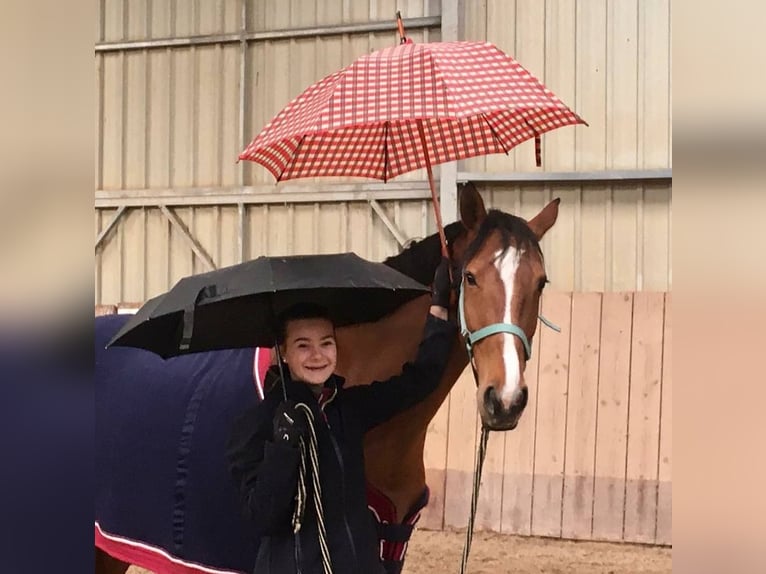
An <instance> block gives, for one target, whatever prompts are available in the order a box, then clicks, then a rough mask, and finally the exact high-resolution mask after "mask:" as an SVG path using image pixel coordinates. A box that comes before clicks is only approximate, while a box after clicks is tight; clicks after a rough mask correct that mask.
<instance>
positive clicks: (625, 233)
mask: <svg viewBox="0 0 766 574" xmlns="http://www.w3.org/2000/svg"><path fill="white" fill-rule="evenodd" d="M640 201H641V188H640V187H639V186H635V185H630V186H622V185H621V186H614V187H613V190H612V220H611V226H610V235H611V240H610V241H609V243H610V244H611V245H610V247H611V261H608V262H607V264H608V265H609V266H610V269H611V284H610V285H607V289H609V290H610V291H635V290H636V289H637V282H638V264H637V259H638V251H639V250H638V242H639V241H643V229H641V228H639V227H638V204H639V202H640Z"/></svg>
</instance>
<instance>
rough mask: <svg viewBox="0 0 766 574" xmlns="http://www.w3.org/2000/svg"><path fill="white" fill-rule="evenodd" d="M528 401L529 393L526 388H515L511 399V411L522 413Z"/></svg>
mask: <svg viewBox="0 0 766 574" xmlns="http://www.w3.org/2000/svg"><path fill="white" fill-rule="evenodd" d="M528 400H529V391H528V390H527V387H526V386H523V387H517V388H516V390H515V391H514V393H513V398H512V399H511V410H518V411H523V410H524V408H525V407H526V406H527V401H528Z"/></svg>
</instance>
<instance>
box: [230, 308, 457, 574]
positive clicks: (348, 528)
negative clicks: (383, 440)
mask: <svg viewBox="0 0 766 574" xmlns="http://www.w3.org/2000/svg"><path fill="white" fill-rule="evenodd" d="M454 329H455V328H454V326H453V325H452V324H451V323H449V322H447V321H443V320H441V319H438V318H436V317H433V316H432V315H429V316H428V320H427V321H426V327H425V332H424V335H423V340H422V342H421V344H420V347H419V349H418V355H417V358H416V359H415V361H414V362H413V363H408V364H406V365H405V366H404V367H403V370H402V373H401V374H400V375H398V376H395V377H393V378H391V379H389V380H388V381H384V382H373V383H372V384H370V385H362V386H356V387H349V388H344V387H343V383H344V380H343V379H342V378H341V377H338V376H337V375H333V376H332V377H330V379H329V380H328V381H327V382H326V383H325V387H326V388H329V389H331V390H332V392H331V393H329V394H330V397H329V398H328V399H326V400H325V401H324V403H323V405H322V407H320V405H319V402H318V401H317V399H316V398H315V396H314V394H313V393H312V392H311V390H310V389H309V387H308V386H307V385H305V384H303V383H299V382H294V381H291V380H287V381H286V389H287V394H288V397H289V398H291V399H293V400H296V401H301V402H305V403H306V404H307V405H310V406H311V409H312V411H313V412H314V419H315V421H316V423H315V425H316V432H317V442H318V450H319V452H318V458H319V468H320V484H321V487H322V503H323V505H324V517H325V520H324V522H325V527H326V530H327V543H328V546H329V550H330V558H331V561H332V568H333V572H334V573H335V574H355V573H360V572H361V573H363V574H378V573H380V572H383V569H382V565H381V562H380V556H379V546H378V540H377V534H376V530H375V523H374V519H373V516H372V514H371V513H370V511H369V510H368V508H367V502H366V492H365V484H366V483H365V476H364V454H363V442H362V441H363V438H364V434H365V433H366V432H367V431H368V430H370V429H371V428H373V427H375V426H377V425H379V424H381V423H383V422H385V421H387V420H388V419H390V418H391V417H393V416H394V415H396V414H398V413H400V412H401V411H403V410H406V409H407V408H409V407H411V406H413V405H415V404H416V403H418V402H420V401H422V400H423V399H425V398H426V397H427V396H428V395H429V394H430V393H431V392H432V391H433V390H435V389H436V387H437V386H438V384H439V381H440V379H441V376H442V374H443V372H444V367H445V365H446V362H447V358H448V356H449V351H450V347H451V344H452V340H453V335H454ZM272 368H274V367H272ZM286 375H287V373H286ZM282 400H283V397H282V390H281V387H280V385H275V386H274V388H273V389H272V390H271V391H270V392H269V393H268V394H267V395H266V397H265V399H264V401H263V402H262V403H260V404H258V405H257V406H256V407H254V408H252V409H250V410H249V411H248V412H246V413H245V414H244V415H243V416H242V417H240V418H239V419H238V420H237V421H236V423H235V425H234V428H233V431H232V435H231V440H230V443H229V447H228V458H229V461H230V469H231V473H232V476H233V477H234V479H235V481H236V482H237V485H238V487H239V490H240V493H241V496H242V504H243V507H244V509H245V512H246V514H247V515H248V516H249V518H250V519H251V520H252V521H253V523H254V525H255V527H256V529H257V531H258V534H259V535H260V536H261V543H260V548H259V551H258V557H257V559H256V565H255V573H257V574H261V573H269V574H290V573H293V572H298V569H297V568H296V556H297V555H299V556H300V557H301V558H300V561H301V568H300V572H301V573H302V574H314V573H321V572H322V561H321V554H320V550H319V542H318V534H317V522H316V513H315V511H314V501H313V498H312V496H313V493H311V492H310V493H309V496H308V500H307V502H306V510H305V515H304V520H303V526H302V529H301V531H300V534H299V539H300V551H299V552H298V553H296V547H295V536H294V535H293V532H292V525H291V519H292V514H293V509H294V505H295V493H296V491H297V480H298V465H299V459H300V453H299V450H298V449H297V448H294V447H291V446H289V445H287V444H284V443H275V442H273V440H272V436H273V426H272V425H273V422H272V421H273V418H274V414H275V410H276V408H277V406H278V405H279V403H280V402H281V401H282ZM322 411H323V414H324V417H326V419H327V420H326V422H325V418H324V417H323V416H322ZM306 482H307V484H308V485H309V489H310V483H311V478H310V476H308V477H307V480H306Z"/></svg>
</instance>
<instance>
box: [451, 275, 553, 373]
mask: <svg viewBox="0 0 766 574" xmlns="http://www.w3.org/2000/svg"><path fill="white" fill-rule="evenodd" d="M463 300H464V290H463V280H462V278H461V280H460V283H459V285H458V326H459V327H460V332H461V333H462V335H463V339H465V347H466V350H467V351H468V359H469V361H470V362H471V365H472V366H473V362H474V361H473V346H474V345H475V344H476V343H477V342H479V341H481V340H482V339H486V338H487V337H489V336H490V335H495V334H497V333H509V334H511V335H516V336H517V337H518V338H519V339H521V343H522V344H523V345H524V355H525V357H526V360H527V361H528V360H529V359H530V358H531V357H532V345H531V344H530V342H529V338H528V337H527V334H526V333H525V332H524V330H523V329H522V328H521V327H519V326H518V325H515V324H513V323H492V324H491V325H487V326H485V327H482V328H480V329H477V330H476V331H470V330H469V329H468V327H467V326H466V322H465V304H464V302H463ZM538 318H539V319H540V321H542V323H543V324H544V325H545V326H546V327H549V328H550V329H553V330H554V331H556V332H558V333H560V332H561V328H559V327H557V326H556V325H554V324H553V323H551V322H550V321H549V320H548V319H546V318H545V317H543V316H542V315H538Z"/></svg>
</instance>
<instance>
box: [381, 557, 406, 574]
mask: <svg viewBox="0 0 766 574" xmlns="http://www.w3.org/2000/svg"><path fill="white" fill-rule="evenodd" d="M381 563H382V564H383V568H384V569H385V570H386V574H401V572H402V568H404V560H381Z"/></svg>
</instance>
